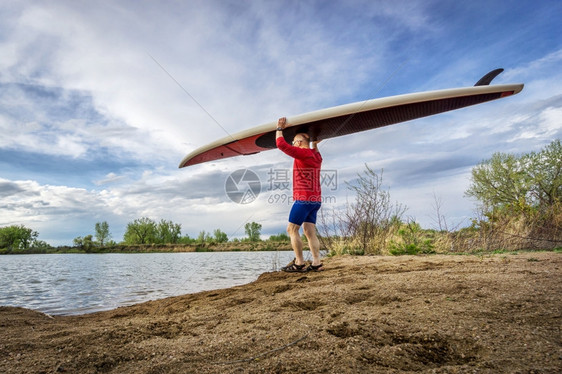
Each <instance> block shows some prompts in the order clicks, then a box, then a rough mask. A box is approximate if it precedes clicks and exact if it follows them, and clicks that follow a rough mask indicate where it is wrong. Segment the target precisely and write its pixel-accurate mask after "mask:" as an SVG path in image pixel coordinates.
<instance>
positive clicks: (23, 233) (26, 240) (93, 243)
mask: <svg viewBox="0 0 562 374" xmlns="http://www.w3.org/2000/svg"><path fill="white" fill-rule="evenodd" d="M244 229H245V233H246V237H245V238H243V239H238V238H234V239H232V240H230V239H229V238H228V235H227V234H226V233H225V232H224V231H222V230H221V229H215V230H214V231H213V232H212V233H210V232H207V231H205V230H202V231H200V232H199V235H198V236H197V237H196V238H192V237H190V236H189V235H187V234H186V235H183V236H182V234H181V224H179V223H174V222H172V221H167V220H164V219H162V220H160V221H159V222H157V221H155V220H153V219H151V218H148V217H142V218H138V219H135V220H133V221H132V222H129V223H128V224H127V228H126V230H125V234H124V235H123V240H122V241H121V242H119V243H118V242H115V241H114V240H112V234H111V232H110V229H109V224H108V223H107V221H103V222H97V223H96V224H95V226H94V234H88V235H84V236H78V237H76V238H74V239H73V247H74V248H77V249H79V250H81V251H85V252H93V251H96V250H99V249H111V248H112V247H116V246H118V245H120V246H138V245H168V244H178V245H203V244H217V243H226V242H229V241H231V242H258V241H260V240H261V230H262V225H261V224H259V223H257V222H248V223H246V224H245V226H244ZM283 235H284V234H280V235H278V236H273V240H285V239H286V240H289V238H288V236H286V235H285V237H286V238H284V237H283ZM38 236H39V233H38V232H37V231H34V230H32V229H30V228H27V227H25V226H24V225H19V226H17V225H12V226H7V227H0V250H1V251H2V252H0V253H21V252H26V251H30V250H35V251H43V252H48V251H49V250H52V249H54V248H53V247H52V246H50V245H49V244H48V243H46V242H44V241H41V240H38V239H37V238H38Z"/></svg>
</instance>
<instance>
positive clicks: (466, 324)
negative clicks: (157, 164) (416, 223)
mask: <svg viewBox="0 0 562 374" xmlns="http://www.w3.org/2000/svg"><path fill="white" fill-rule="evenodd" d="M325 264H326V265H327V266H326V267H327V270H326V271H324V272H320V273H307V274H286V273H281V272H276V273H266V274H263V275H262V276H260V278H259V279H258V280H257V281H256V282H253V283H251V284H248V285H244V286H239V287H234V288H229V289H224V290H217V291H210V292H201V293H197V294H191V295H185V296H180V297H173V298H167V299H163V300H157V301H151V302H148V303H144V304H139V305H135V306H132V307H124V308H119V309H116V310H113V311H108V312H100V313H94V314H89V315H83V316H72V317H49V316H47V315H44V314H41V313H38V312H34V311H31V310H26V309H21V308H10V307H0V372H2V373H264V372H265V373H404V372H422V373H474V372H476V373H559V372H560V371H561V370H562V336H561V326H562V318H561V317H562V277H561V275H562V254H560V253H553V252H542V253H523V254H517V255H511V254H502V255H493V256H443V255H435V256H404V257H370V256H364V257H351V256H346V257H339V258H332V259H327V260H326V261H325Z"/></svg>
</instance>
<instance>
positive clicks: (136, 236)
mask: <svg viewBox="0 0 562 374" xmlns="http://www.w3.org/2000/svg"><path fill="white" fill-rule="evenodd" d="M156 237H157V225H156V222H154V221H153V220H151V219H150V218H147V217H143V218H138V219H136V220H134V221H133V222H130V223H128V224H127V229H126V231H125V235H123V241H124V242H125V244H150V243H154V242H155V239H156Z"/></svg>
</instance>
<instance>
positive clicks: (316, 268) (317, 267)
mask: <svg viewBox="0 0 562 374" xmlns="http://www.w3.org/2000/svg"><path fill="white" fill-rule="evenodd" d="M306 271H324V264H320V265H312V264H310V265H308V267H307V268H306Z"/></svg>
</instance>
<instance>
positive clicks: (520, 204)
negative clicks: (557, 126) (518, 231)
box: [465, 139, 562, 212]
mask: <svg viewBox="0 0 562 374" xmlns="http://www.w3.org/2000/svg"><path fill="white" fill-rule="evenodd" d="M465 195H466V196H468V197H473V198H475V199H477V200H478V201H479V202H480V203H481V204H482V205H483V207H485V210H490V211H491V210H495V209H502V208H509V209H511V210H514V211H516V212H521V211H524V210H526V209H528V208H529V207H535V208H545V207H549V206H553V205H554V204H556V203H557V202H560V199H561V196H562V145H561V142H560V140H559V139H557V140H554V141H553V142H552V143H550V144H549V145H548V146H546V147H545V148H544V149H543V150H541V151H540V152H531V153H527V154H522V155H519V156H518V155H513V154H506V153H495V154H494V155H492V158H490V159H489V160H485V161H483V162H482V163H480V164H479V165H477V166H475V167H474V168H473V169H472V179H471V185H470V186H469V188H468V190H467V191H466V192H465Z"/></svg>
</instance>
